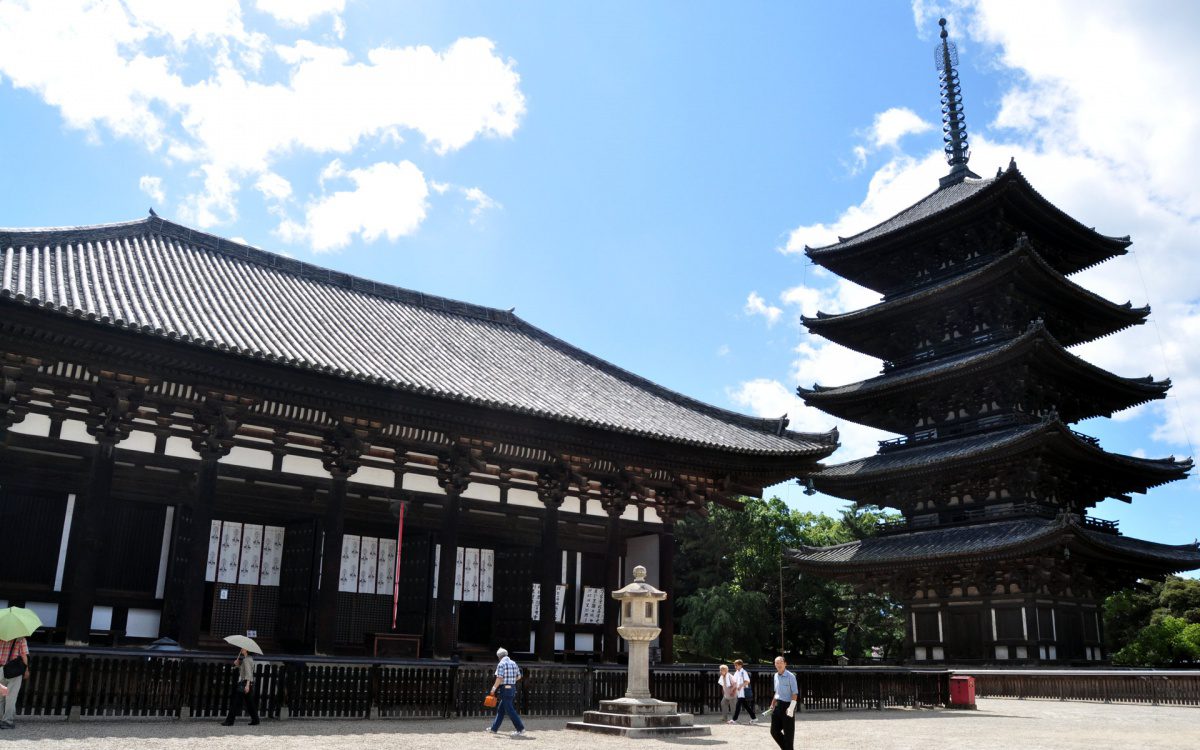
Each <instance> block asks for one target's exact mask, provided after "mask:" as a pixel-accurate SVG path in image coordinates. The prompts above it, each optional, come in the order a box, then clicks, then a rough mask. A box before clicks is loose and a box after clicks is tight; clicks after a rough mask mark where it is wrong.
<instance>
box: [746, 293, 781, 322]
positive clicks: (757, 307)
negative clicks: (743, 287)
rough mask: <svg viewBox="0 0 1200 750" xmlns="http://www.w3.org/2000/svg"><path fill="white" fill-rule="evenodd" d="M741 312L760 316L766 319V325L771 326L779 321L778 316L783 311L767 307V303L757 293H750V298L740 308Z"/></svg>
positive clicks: (771, 306) (770, 306)
mask: <svg viewBox="0 0 1200 750" xmlns="http://www.w3.org/2000/svg"><path fill="white" fill-rule="evenodd" d="M742 312H744V313H746V314H747V315H761V316H763V317H764V318H766V319H767V325H769V326H773V325H775V323H776V321H778V320H779V316H780V315H782V314H783V310H782V309H780V308H778V307H775V306H774V305H768V304H767V301H766V300H764V299H763V298H762V296H760V295H759V293H758V292H750V296H749V297H747V298H746V305H745V307H743V308H742Z"/></svg>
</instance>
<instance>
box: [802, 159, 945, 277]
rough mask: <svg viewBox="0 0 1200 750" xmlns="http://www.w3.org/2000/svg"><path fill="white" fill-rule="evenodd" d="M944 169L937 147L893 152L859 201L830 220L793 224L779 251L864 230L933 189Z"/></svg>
mask: <svg viewBox="0 0 1200 750" xmlns="http://www.w3.org/2000/svg"><path fill="white" fill-rule="evenodd" d="M945 173H946V170H945V161H943V159H942V152H941V150H940V149H938V150H936V151H930V152H929V153H927V154H926V155H924V156H922V157H921V158H919V159H917V158H913V157H911V156H907V155H905V154H898V155H896V156H893V157H892V158H891V159H890V160H888V162H887V163H886V164H884V165H883V166H882V167H880V168H879V169H878V170H877V171H876V172H875V174H874V175H872V177H871V181H870V183H869V184H868V186H867V196H866V198H865V199H864V200H863V202H862V203H860V204H858V205H855V206H850V207H849V208H847V209H846V210H845V211H843V212H842V214H841V215H840V216H839V217H838V218H837V219H835V220H834V221H833V222H832V223H830V224H825V223H821V222H819V223H816V224H809V225H804V226H799V227H796V228H795V229H793V230H792V231H791V233H790V234H789V235H788V241H787V244H786V245H785V246H784V247H782V248H780V251H781V252H783V253H789V254H792V253H802V252H804V246H805V245H808V246H810V247H823V246H825V245H831V244H833V243H834V242H837V240H838V237H839V236H841V237H849V236H851V235H855V234H858V233H859V232H863V231H866V230H867V229H870V228H871V227H873V226H875V225H876V224H878V223H880V222H881V221H883V220H884V219H888V218H891V217H892V216H894V215H896V214H898V213H900V212H901V211H903V210H904V209H906V208H908V207H909V206H911V205H912V204H913V203H915V202H916V201H917V199H919V198H921V197H924V196H925V195H927V194H929V193H932V192H933V190H934V188H936V187H937V180H938V178H939V177H941V176H942V175H943V174H945Z"/></svg>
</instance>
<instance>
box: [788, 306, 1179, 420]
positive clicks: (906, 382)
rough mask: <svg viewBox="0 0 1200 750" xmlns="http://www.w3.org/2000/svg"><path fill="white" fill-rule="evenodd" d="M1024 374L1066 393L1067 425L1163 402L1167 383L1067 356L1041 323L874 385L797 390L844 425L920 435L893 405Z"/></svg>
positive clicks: (1060, 404)
mask: <svg viewBox="0 0 1200 750" xmlns="http://www.w3.org/2000/svg"><path fill="white" fill-rule="evenodd" d="M1015 368H1019V369H1020V370H1021V371H1023V372H1026V373H1028V375H1027V376H1026V387H1029V386H1030V385H1032V384H1036V385H1037V386H1038V387H1039V388H1040V389H1042V390H1044V391H1049V392H1055V393H1060V394H1070V396H1067V395H1063V396H1061V397H1060V399H1059V400H1058V401H1057V402H1056V408H1057V409H1058V413H1059V418H1060V419H1061V420H1062V421H1064V422H1067V423H1070V422H1076V421H1079V420H1082V419H1087V418H1089V417H1095V416H1101V415H1105V416H1108V415H1111V414H1112V413H1114V412H1117V411H1121V410H1123V409H1128V408H1130V407H1133V406H1137V405H1139V404H1143V403H1146V402H1148V401H1153V400H1155V399H1161V398H1164V397H1165V396H1166V393H1167V390H1169V389H1170V387H1171V382H1170V381H1169V380H1163V381H1156V380H1154V379H1153V378H1152V377H1143V378H1125V377H1121V376H1118V375H1115V374H1113V373H1111V372H1109V371H1107V370H1105V369H1103V368H1100V367H1096V366H1095V365H1092V364H1090V363H1088V362H1087V361H1085V360H1083V359H1081V358H1079V357H1077V356H1075V355H1074V354H1071V353H1070V352H1068V351H1067V350H1066V349H1065V348H1063V346H1062V345H1061V344H1059V343H1058V342H1057V341H1056V340H1055V339H1054V337H1053V336H1051V335H1050V333H1049V332H1048V331H1047V330H1046V329H1045V327H1044V326H1043V325H1041V324H1034V325H1032V326H1030V327H1029V329H1028V330H1027V331H1026V332H1025V333H1023V334H1021V335H1020V336H1018V337H1017V338H1015V339H1012V340H1009V341H1006V342H1002V343H999V344H993V345H991V346H988V347H986V348H980V349H975V350H971V351H968V352H967V353H965V354H962V355H959V356H957V357H947V358H943V359H939V360H936V361H934V362H931V363H929V364H925V365H919V366H915V367H908V368H903V369H896V370H893V371H891V372H888V373H885V374H884V375H880V376H878V377H875V378H871V379H869V380H863V381H859V382H857V383H850V384H847V385H844V386H839V387H832V388H829V387H822V386H819V385H815V384H814V386H813V388H812V389H809V390H801V391H799V393H800V395H801V397H802V398H804V400H805V403H807V404H808V405H809V406H814V407H816V408H818V409H821V410H822V411H824V412H827V413H829V414H832V415H834V416H837V417H841V418H843V419H849V420H851V421H854V422H859V423H861V424H865V425H869V426H871V427H876V428H878V429H881V430H885V431H888V432H896V433H907V432H911V431H912V430H913V429H914V424H913V420H912V419H911V418H906V417H905V416H904V413H903V411H897V410H895V409H893V408H891V407H892V405H895V404H903V403H909V402H911V401H915V400H918V399H920V398H922V397H923V396H925V395H928V394H930V393H937V392H945V393H955V392H962V391H963V390H964V389H966V390H969V389H968V388H967V386H969V385H970V384H972V383H974V382H977V381H978V380H979V379H980V378H989V377H990V378H993V379H996V380H997V382H1001V381H1002V380H1003V379H1004V378H1006V377H1010V374H1011V373H1012V372H1013V371H1015Z"/></svg>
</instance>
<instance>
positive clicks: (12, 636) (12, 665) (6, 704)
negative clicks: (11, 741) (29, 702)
mask: <svg viewBox="0 0 1200 750" xmlns="http://www.w3.org/2000/svg"><path fill="white" fill-rule="evenodd" d="M41 626H42V621H41V620H40V619H39V618H38V616H37V614H36V613H35V612H33V611H32V610H29V609H25V608H24V607H5V608H4V609H0V688H3V690H0V729H12V728H13V727H14V726H16V724H15V723H14V721H15V719H16V713H17V697H18V696H19V695H20V693H21V684H22V683H23V682H25V680H27V679H29V644H27V643H26V642H25V636H27V635H31V634H32V633H33V631H35V630H37V629H38V628H40V627H41Z"/></svg>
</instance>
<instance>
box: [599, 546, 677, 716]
mask: <svg viewBox="0 0 1200 750" xmlns="http://www.w3.org/2000/svg"><path fill="white" fill-rule="evenodd" d="M612 598H613V599H616V600H617V601H618V602H620V603H621V624H620V626H619V627H618V628H617V632H618V633H620V634H621V637H622V638H624V639H625V640H626V641H627V642H628V643H629V683H628V685H627V686H626V689H625V697H626V698H633V699H639V698H645V699H649V698H650V642H651V641H653V640H654V639H655V638H657V637H658V634H659V633H660V632H661V631H662V628H660V627H658V603H659V602H661V601H663V600H665V599H666V598H667V592H665V591H659V590H658V589H656V588H654V587H653V586H651V585H650V584H648V583H646V568H645V567H643V566H641V565H639V566H637V567H636V568H634V569H633V583H631V584H629V585H628V586H626V587H625V588H622V589H618V590H616V591H614V592H612Z"/></svg>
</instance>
